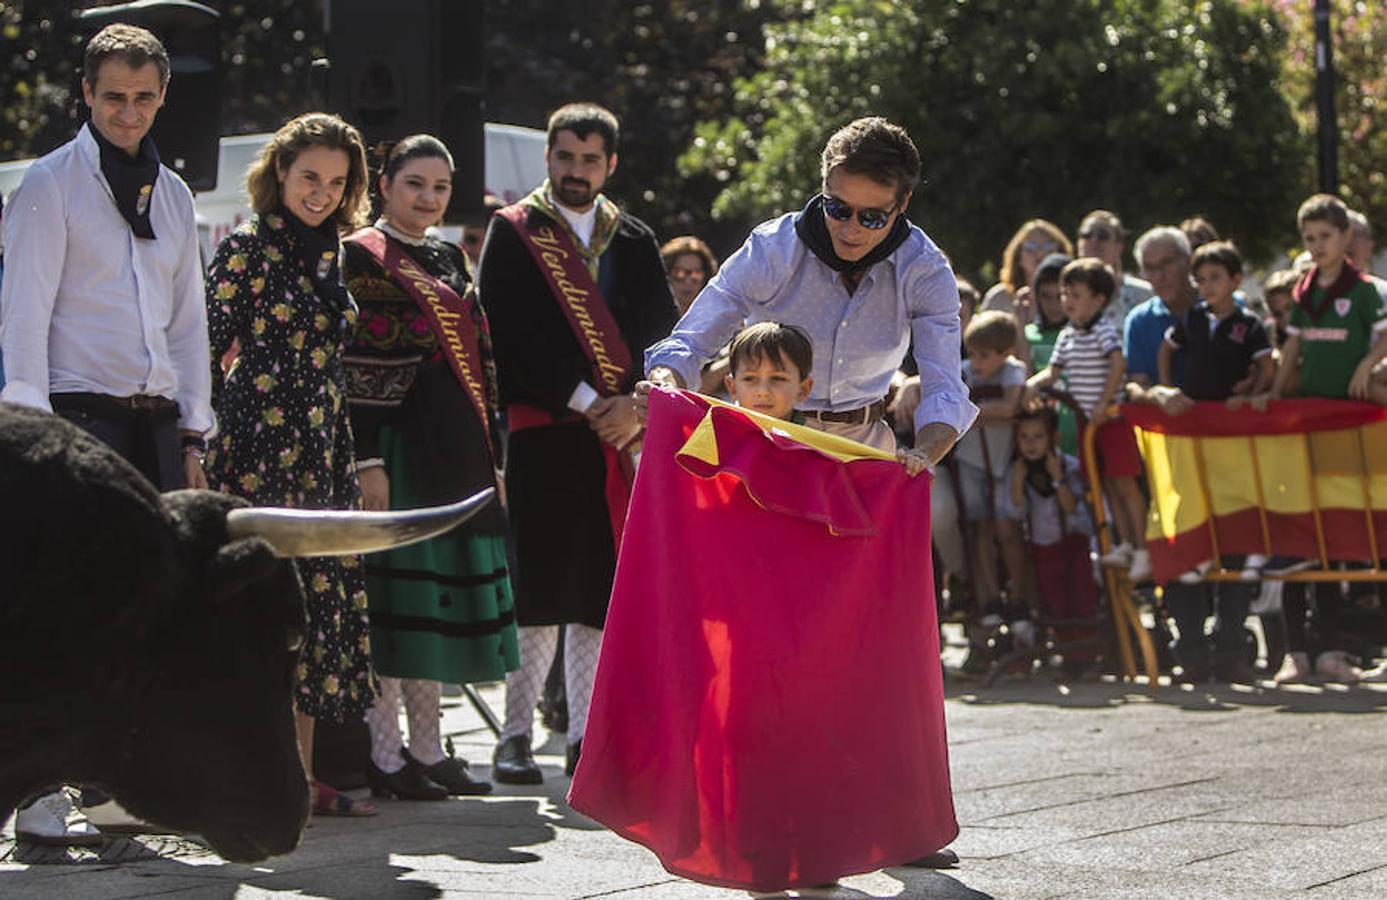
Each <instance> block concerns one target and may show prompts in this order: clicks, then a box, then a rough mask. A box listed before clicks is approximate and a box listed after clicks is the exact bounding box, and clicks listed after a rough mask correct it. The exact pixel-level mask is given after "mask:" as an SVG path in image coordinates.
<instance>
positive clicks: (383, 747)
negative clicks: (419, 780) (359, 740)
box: [366, 675, 412, 775]
mask: <svg viewBox="0 0 1387 900" xmlns="http://www.w3.org/2000/svg"><path fill="white" fill-rule="evenodd" d="M366 727H367V728H368V729H370V731H371V762H373V763H375V765H376V768H377V769H380V770H381V771H382V772H384V773H385V774H387V775H389V774H390V773H392V772H398V771H400V770H401V769H403V768H404V766H405V760H404V757H403V756H401V755H400V750H401V749H402V748H403V747H404V737H403V736H401V734H400V679H398V678H387V677H386V676H384V675H382V676H381V679H380V696H378V697H376V702H375V704H374V705H372V707H371V708H370V709H368V710H366ZM411 736H412V735H411Z"/></svg>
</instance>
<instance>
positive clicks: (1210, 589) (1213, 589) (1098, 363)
mask: <svg viewBox="0 0 1387 900" xmlns="http://www.w3.org/2000/svg"><path fill="white" fill-rule="evenodd" d="M1296 224H1297V227H1298V229H1299V231H1300V233H1301V235H1302V239H1303V241H1304V244H1305V252H1304V253H1302V254H1301V255H1300V256H1299V257H1298V258H1297V259H1296V260H1295V261H1294V262H1293V263H1291V264H1290V265H1289V266H1287V267H1285V268H1280V269H1278V270H1274V271H1271V272H1269V273H1267V274H1266V275H1265V277H1264V278H1263V279H1262V281H1261V283H1260V285H1259V286H1254V285H1253V283H1252V282H1251V280H1249V279H1248V272H1247V271H1246V266H1245V264H1244V260H1243V258H1242V255H1241V254H1240V252H1239V251H1238V248H1237V247H1236V246H1235V245H1234V244H1233V243H1232V242H1230V241H1227V240H1222V239H1220V235H1219V233H1218V231H1217V229H1216V228H1215V227H1214V225H1213V224H1212V223H1210V222H1209V221H1208V220H1206V219H1204V218H1202V217H1198V216H1194V217H1190V218H1188V219H1186V220H1185V221H1183V222H1181V223H1180V225H1179V226H1174V225H1169V226H1156V227H1153V228H1150V229H1148V230H1147V231H1145V232H1144V233H1143V234H1141V235H1140V237H1138V238H1137V240H1136V242H1135V247H1134V254H1133V255H1134V257H1135V261H1136V264H1137V271H1139V272H1140V273H1141V275H1143V276H1145V278H1144V279H1143V278H1142V277H1138V276H1137V275H1136V274H1133V273H1132V272H1130V271H1126V270H1125V268H1124V265H1125V263H1126V261H1127V260H1126V250H1127V243H1128V236H1127V232H1126V231H1125V229H1124V228H1123V224H1122V221H1121V219H1120V218H1119V217H1118V215H1117V214H1116V213H1114V212H1111V211H1109V210H1102V209H1097V210H1093V211H1092V212H1090V213H1088V214H1087V215H1085V216H1084V217H1083V219H1082V220H1081V221H1080V223H1079V226H1078V228H1077V229H1076V233H1075V235H1074V237H1075V240H1073V241H1072V242H1071V240H1070V238H1069V236H1068V235H1066V234H1065V233H1064V232H1063V231H1062V230H1061V229H1060V228H1059V227H1058V226H1057V225H1055V224H1054V223H1053V222H1050V221H1048V220H1046V219H1040V218H1037V219H1031V220H1029V221H1027V222H1025V223H1024V224H1023V225H1022V226H1021V227H1020V228H1018V229H1017V231H1016V232H1015V234H1014V236H1013V237H1012V239H1011V240H1010V241H1009V242H1008V244H1007V247H1006V249H1005V251H1004V252H1003V254H1002V259H1001V264H1000V268H999V272H1000V275H999V279H998V282H997V284H995V285H993V286H992V287H991V288H990V289H989V290H988V291H987V292H986V294H985V295H984V296H983V298H982V300H981V302H979V301H978V299H977V294H976V292H975V291H974V289H973V288H972V286H971V285H969V284H967V283H966V282H962V281H960V315H961V319H962V321H963V322H964V330H963V345H964V346H963V348H962V355H963V357H964V359H965V362H964V364H963V375H964V380H965V382H966V383H967V384H968V385H969V387H970V390H971V392H972V397H973V400H974V402H976V403H977V404H978V406H979V408H980V409H981V414H980V416H979V419H978V422H977V423H976V424H975V425H974V427H973V429H972V430H971V431H970V432H969V433H968V434H967V435H965V436H964V438H963V439H962V440H961V441H960V442H959V444H958V446H957V448H956V449H955V450H954V452H953V453H952V454H951V456H950V458H949V459H948V460H947V461H946V465H945V466H944V467H943V468H942V469H941V472H940V476H939V477H938V479H937V480H936V483H935V489H934V497H933V509H932V512H933V515H934V523H933V530H934V539H935V552H936V560H937V561H938V564H939V568H940V570H941V571H940V583H941V585H942V586H943V587H945V588H946V589H945V591H943V593H944V595H945V600H944V601H943V603H944V608H945V611H946V613H947V614H952V615H953V616H955V617H957V618H960V619H963V620H964V621H965V622H966V627H967V633H968V639H969V654H968V657H967V659H966V660H965V662H964V664H963V671H964V672H965V673H970V674H978V673H982V672H985V671H987V670H988V668H989V666H990V665H991V664H992V663H993V662H994V661H995V660H996V659H997V658H998V656H999V655H1000V650H1001V649H1003V648H1007V647H1015V646H1017V645H1025V644H1029V643H1030V642H1032V641H1035V640H1038V639H1041V636H1040V635H1038V634H1037V631H1036V629H1035V628H1034V626H1033V625H1032V623H1031V617H1032V615H1033V614H1035V613H1039V614H1041V615H1042V616H1045V617H1048V618H1053V619H1059V620H1064V621H1065V622H1067V623H1069V624H1068V625H1066V626H1064V627H1061V628H1060V629H1057V631H1058V634H1057V635H1056V636H1057V638H1058V639H1059V640H1061V642H1063V641H1072V640H1073V639H1074V638H1075V637H1076V636H1083V634H1084V633H1085V632H1084V628H1083V627H1080V628H1079V629H1078V630H1077V631H1076V630H1075V628H1074V627H1073V624H1072V623H1073V622H1074V621H1076V620H1083V619H1085V618H1087V617H1092V616H1095V615H1096V613H1097V609H1098V599H1097V590H1096V583H1097V581H1098V572H1099V570H1098V568H1097V567H1098V566H1100V565H1101V566H1112V567H1116V568H1118V569H1120V570H1121V571H1122V572H1123V573H1124V574H1125V576H1126V579H1127V581H1128V583H1130V584H1132V585H1135V586H1137V587H1138V589H1139V590H1142V591H1143V592H1145V593H1148V594H1151V595H1152V596H1154V595H1155V591H1154V590H1152V588H1151V587H1149V580H1150V577H1151V567H1150V562H1149V557H1148V555H1147V553H1146V551H1145V550H1144V549H1143V547H1144V544H1145V529H1146V519H1147V509H1146V504H1147V494H1146V489H1145V484H1144V478H1143V466H1142V460H1141V457H1140V455H1139V453H1138V449H1137V444H1136V442H1135V440H1134V436H1133V429H1132V426H1131V425H1130V424H1128V423H1127V422H1126V420H1125V419H1124V418H1123V416H1122V413H1121V409H1122V405H1123V404H1127V403H1150V404H1155V405H1157V406H1159V407H1160V408H1161V409H1162V410H1163V411H1164V412H1166V413H1168V414H1172V415H1179V414H1181V413H1183V412H1185V411H1186V410H1188V409H1189V408H1190V407H1191V405H1192V404H1193V403H1194V402H1224V403H1226V404H1227V405H1228V406H1229V407H1230V408H1238V407H1241V406H1246V407H1248V408H1251V409H1253V410H1263V411H1264V410H1266V409H1267V408H1268V405H1269V404H1270V403H1271V402H1274V401H1276V400H1278V399H1281V398H1283V397H1292V396H1299V397H1321V398H1340V399H1357V400H1363V401H1370V402H1373V403H1377V404H1379V405H1387V383H1385V382H1384V378H1383V376H1384V373H1383V372H1382V370H1381V367H1380V365H1379V364H1380V363H1381V361H1382V358H1383V357H1384V356H1385V355H1387V337H1384V335H1387V309H1384V307H1385V306H1387V282H1384V281H1383V280H1382V279H1380V278H1378V277H1377V276H1376V275H1374V274H1373V273H1372V271H1371V267H1372V255H1373V240H1372V231H1371V228H1370V226H1369V224H1368V221H1367V219H1366V218H1365V217H1364V216H1363V215H1362V214H1361V213H1358V212H1357V211H1354V210H1350V209H1348V208H1347V207H1346V206H1345V205H1344V204H1343V203H1342V202H1341V201H1340V200H1338V199H1337V198H1335V197H1333V196H1330V195H1325V194H1317V195H1315V196H1313V197H1311V198H1309V199H1308V200H1306V201H1305V203H1304V204H1302V205H1301V207H1300V209H1299V211H1298V213H1297V215H1296ZM1075 248H1077V257H1076V256H1075V255H1074V253H1075ZM1257 287H1260V290H1257ZM1331 318H1332V319H1333V321H1329V319H1331ZM1056 390H1057V391H1060V392H1062V393H1063V395H1064V396H1065V400H1064V402H1057V400H1056V399H1054V396H1053V392H1054V391H1056ZM915 399H916V398H915V394H914V393H913V385H912V383H911V381H910V379H909V378H904V380H903V382H902V386H901V389H900V391H899V392H898V398H897V400H896V407H897V409H898V410H904V411H906V412H908V411H909V409H910V408H911V405H912V404H913V403H914V402H915ZM1085 425H1086V426H1087V427H1089V428H1095V429H1097V433H1096V435H1095V440H1094V446H1095V456H1096V458H1097V460H1096V461H1097V470H1098V471H1099V472H1100V473H1101V481H1100V484H1101V489H1100V490H1099V492H1098V496H1096V497H1094V496H1090V492H1089V491H1088V489H1087V479H1086V478H1085V477H1084V472H1085V471H1086V469H1085V467H1084V466H1083V460H1082V446H1083V444H1082V442H1081V441H1080V435H1081V434H1082V427H1083V426H1085ZM1013 428H1014V429H1015V431H1014V433H1013V430H1012V429H1013ZM984 451H986V452H984ZM1094 502H1098V503H1102V504H1103V505H1104V507H1105V511H1106V515H1105V516H1104V517H1103V518H1104V519H1105V520H1107V521H1110V522H1113V524H1114V533H1113V535H1112V537H1113V541H1112V543H1113V544H1114V545H1115V546H1114V548H1113V549H1112V550H1111V551H1110V552H1109V553H1107V554H1105V555H1102V556H1099V554H1098V552H1097V541H1096V538H1095V536H1094V532H1093V524H1092V518H1091V517H1090V515H1089V514H1088V513H1089V509H1090V508H1091V504H1092V503H1094ZM960 526H962V527H960ZM1071 535H1078V536H1079V537H1078V538H1077V539H1076V540H1073V541H1071V540H1069V537H1070V536H1071ZM999 560H1000V566H998V565H997V564H998V561H999ZM1216 562H1217V563H1218V564H1220V565H1221V567H1222V568H1224V569H1227V570H1232V571H1238V572H1241V573H1242V574H1243V577H1244V580H1243V581H1239V582H1222V583H1218V582H1215V581H1211V580H1206V579H1205V578H1204V576H1205V574H1206V573H1207V572H1208V571H1209V570H1210V569H1211V568H1213V567H1214V566H1215V563H1216ZM1312 565H1317V561H1310V560H1301V559H1288V558H1281V557H1272V558H1270V559H1268V558H1266V557H1263V556H1247V557H1228V558H1224V559H1222V560H1218V561H1215V560H1209V561H1206V562H1204V563H1202V564H1201V565H1200V566H1198V567H1196V568H1195V569H1194V570H1192V571H1190V572H1187V573H1185V574H1184V575H1182V576H1181V577H1180V578H1179V579H1177V580H1174V581H1172V582H1171V583H1170V584H1168V585H1163V586H1162V587H1161V588H1160V591H1159V593H1160V598H1161V600H1160V603H1159V605H1158V606H1157V610H1158V615H1167V614H1168V615H1169V617H1170V618H1171V619H1173V620H1174V623H1175V630H1176V633H1177V635H1178V637H1177V638H1176V640H1175V641H1174V646H1173V648H1172V649H1173V651H1174V659H1175V663H1176V673H1175V674H1176V676H1177V677H1178V678H1180V679H1182V680H1185V681H1188V682H1199V681H1204V680H1207V679H1209V678H1211V677H1212V678H1215V679H1218V680H1221V681H1226V682H1239V683H1246V682H1250V681H1253V680H1254V679H1256V678H1257V673H1256V672H1254V671H1253V669H1252V668H1251V667H1250V665H1249V663H1250V660H1249V659H1248V655H1247V651H1246V643H1245V634H1244V628H1243V623H1244V620H1245V619H1246V618H1247V616H1248V612H1249V607H1250V605H1251V604H1252V602H1253V600H1254V598H1255V597H1256V595H1257V593H1258V591H1259V583H1260V581H1261V579H1262V577H1263V575H1267V576H1272V575H1284V574H1288V573H1290V572H1293V571H1297V570H1300V569H1304V568H1308V567H1310V566H1312ZM1278 590H1279V588H1278ZM1350 599H1351V598H1350ZM1346 602H1349V600H1348V599H1346V598H1345V591H1344V589H1343V588H1342V586H1341V585H1340V584H1338V583H1334V582H1320V583H1318V584H1316V585H1314V587H1313V588H1312V589H1310V590H1308V591H1307V589H1306V585H1305V584H1303V583H1295V584H1287V585H1286V586H1285V590H1284V600H1283V603H1284V612H1285V625H1284V630H1285V640H1286V646H1287V653H1286V654H1285V658H1284V662H1283V663H1282V665H1281V666H1280V667H1279V670H1275V671H1274V672H1273V673H1267V674H1270V675H1272V677H1273V680H1274V681H1275V682H1276V683H1279V684H1284V683H1292V682H1298V681H1304V680H1308V679H1311V678H1320V679H1323V680H1332V681H1340V682H1354V681H1358V680H1360V679H1380V678H1382V677H1384V676H1383V670H1382V669H1380V668H1379V669H1377V670H1374V671H1372V672H1365V671H1363V669H1361V668H1360V667H1359V665H1358V664H1357V663H1358V662H1360V661H1361V660H1355V659H1354V657H1353V656H1351V655H1350V654H1349V653H1348V652H1347V651H1346V649H1345V647H1346V645H1347V644H1348V643H1350V642H1348V641H1346V640H1345V639H1344V635H1343V634H1342V628H1343V626H1342V624H1341V623H1342V621H1343V616H1342V615H1341V610H1342V609H1343V607H1344V605H1345V603H1346ZM1368 602H1371V601H1368ZM1211 615H1212V616H1213V618H1214V625H1213V628H1212V633H1211V634H1206V630H1207V628H1206V620H1207V619H1208V618H1209V617H1210V616H1211ZM1307 623H1311V624H1312V625H1313V628H1308V627H1307ZM1275 627H1277V628H1278V629H1280V628H1282V627H1283V626H1281V625H1280V623H1279V622H1277V623H1275ZM1355 643H1357V644H1361V643H1362V642H1355ZM1075 647H1076V649H1075V650H1074V651H1073V652H1071V653H1064V654H1063V656H1064V660H1063V662H1064V669H1065V672H1066V673H1067V674H1069V675H1080V674H1083V673H1084V672H1085V671H1086V670H1087V669H1088V667H1089V664H1090V663H1091V662H1093V659H1094V656H1093V652H1092V648H1091V646H1090V644H1088V643H1085V642H1083V641H1080V642H1079V643H1078V644H1075ZM1312 651H1314V652H1312Z"/></svg>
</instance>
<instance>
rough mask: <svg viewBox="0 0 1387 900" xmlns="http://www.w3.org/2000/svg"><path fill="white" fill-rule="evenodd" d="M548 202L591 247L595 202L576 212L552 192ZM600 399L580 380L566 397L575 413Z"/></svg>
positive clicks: (582, 411)
mask: <svg viewBox="0 0 1387 900" xmlns="http://www.w3.org/2000/svg"><path fill="white" fill-rule="evenodd" d="M549 202H550V203H552V204H553V205H554V208H555V209H557V210H558V211H559V215H561V216H563V218H564V221H565V222H567V223H568V227H569V228H571V229H573V234H574V235H575V236H576V237H577V238H578V240H580V241H582V242H583V246H584V247H591V246H592V232H593V230H594V229H596V227H597V204H596V203H594V204H593V205H592V206H589V207H588V211H587V212H576V211H574V210H571V209H569V208H568V207H567V206H564V205H563V204H562V203H560V202H559V201H557V200H555V199H554V195H553V194H550V195H549ZM600 399H601V395H600V394H598V393H597V389H596V388H594V387H593V386H592V385H590V384H588V383H587V382H586V381H580V382H578V386H577V387H575V388H574V389H573V393H572V395H570V396H569V398H568V408H569V409H571V410H573V411H574V412H576V413H585V412H587V411H588V409H589V408H591V406H592V405H593V404H594V403H596V402H597V401H598V400H600Z"/></svg>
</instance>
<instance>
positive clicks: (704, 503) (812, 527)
mask: <svg viewBox="0 0 1387 900" xmlns="http://www.w3.org/2000/svg"><path fill="white" fill-rule="evenodd" d="M929 494H930V479H929V476H927V475H920V476H919V477H917V478H910V477H908V476H907V475H906V474H905V469H904V467H903V466H901V465H900V464H899V463H898V462H896V461H895V460H894V458H892V457H891V455H890V454H887V453H882V452H880V451H877V450H873V449H871V448H869V447H865V446H863V445H861V444H857V443H854V442H852V441H847V440H843V439H841V438H835V437H831V436H829V435H825V434H823V433H822V432H818V431H813V430H811V429H806V428H802V427H798V426H794V425H791V424H789V423H787V422H782V421H780V420H777V419H768V418H766V417H764V416H758V415H755V414H753V413H750V412H748V411H745V410H741V409H737V408H735V407H729V406H726V405H724V404H719V403H717V402H716V401H712V400H709V399H708V398H706V397H701V396H699V395H697V394H691V393H687V392H678V391H656V392H653V393H652V394H651V396H650V417H649V428H648V431H647V433H646V437H645V443H644V447H643V449H642V452H641V462H640V466H639V469H638V471H637V475H636V483H635V487H634V490H633V493H632V497H631V508H630V512H629V515H628V517H627V527H626V531H625V533H624V535H623V538H622V546H621V553H620V556H619V559H618V562H617V571H616V581H615V584H614V586H613V589H612V600H611V607H610V609H609V611H608V614H607V623H606V630H605V633H604V635H603V638H602V655H601V658H600V661H599V663H598V667H597V678H596V684H595V686H594V690H593V698H592V706H591V709H590V712H589V715H588V722H587V729H586V731H585V733H584V736H583V752H582V756H581V757H580V759H579V762H578V769H577V772H576V773H575V775H574V778H573V785H572V788H571V789H570V791H569V797H568V799H569V803H570V805H571V806H572V807H573V808H574V809H576V810H578V811H579V812H581V813H584V814H586V815H588V816H590V817H592V818H594V819H596V820H597V821H599V822H601V823H603V824H604V825H606V826H608V827H609V828H611V829H612V830H614V831H616V832H617V833H618V834H620V835H622V836H623V837H625V838H627V839H629V840H632V841H636V842H638V843H640V844H643V845H645V846H646V847H648V848H649V849H650V850H651V851H653V852H654V853H655V855H656V856H657V857H658V858H659V860H660V862H661V863H662V864H663V865H664V866H665V868H666V869H668V870H669V871H670V872H673V873H675V874H677V875H681V876H684V877H686V878H691V879H693V880H696V881H701V882H704V883H708V884H716V885H722V886H725V887H737V888H744V889H752V890H778V889H781V888H785V887H793V886H806V885H816V884H822V883H824V882H828V881H833V880H834V879H836V878H839V877H842V876H844V875H850V874H855V873H859V872H868V871H873V870H876V869H880V868H883V867H886V866H891V865H897V864H900V863H904V862H908V861H910V860H914V859H918V858H919V857H922V856H925V855H927V854H929V853H933V852H934V851H935V850H938V849H939V848H941V847H943V846H945V845H947V844H948V843H950V842H951V841H952V840H953V839H954V837H955V836H956V835H957V833H958V825H957V823H956V821H955V818H954V809H953V798H952V793H951V790H950V784H949V767H948V745H947V741H946V738H945V731H944V702H943V684H942V671H941V669H940V665H939V657H938V655H937V654H936V653H935V652H934V648H936V647H937V646H939V644H938V623H937V621H936V619H935V606H934V591H933V578H932V577H931V565H932V563H931V559H930V530H929V528H930V526H929ZM863 748H869V749H868V750H866V751H865V752H864V749H863Z"/></svg>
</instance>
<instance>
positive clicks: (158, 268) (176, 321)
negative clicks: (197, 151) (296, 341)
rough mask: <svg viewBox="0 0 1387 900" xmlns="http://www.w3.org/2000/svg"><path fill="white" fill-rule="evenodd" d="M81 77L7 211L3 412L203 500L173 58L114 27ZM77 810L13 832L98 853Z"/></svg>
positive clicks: (203, 321)
mask: <svg viewBox="0 0 1387 900" xmlns="http://www.w3.org/2000/svg"><path fill="white" fill-rule="evenodd" d="M83 73H84V74H83V81H82V94H83V98H84V99H85V101H86V103H87V106H88V107H90V109H91V121H90V122H89V123H88V124H87V125H85V126H83V127H82V129H81V131H79V132H78V134H77V136H76V137H75V138H74V139H73V140H71V141H69V142H68V143H66V144H64V145H63V146H61V147H59V148H58V149H57V150H54V151H53V152H52V153H50V154H48V155H47V156H44V157H43V158H42V159H39V160H38V161H36V162H35V163H34V164H33V165H32V166H30V167H29V169H28V171H27V172H26V173H25V176H24V181H23V182H22V183H21V184H20V186H19V188H18V189H16V191H15V192H14V194H13V195H12V196H11V198H10V203H9V206H8V209H7V210H6V214H5V218H4V223H3V224H4V245H5V247H6V255H5V267H6V271H5V278H4V281H3V284H0V350H2V351H3V356H4V360H5V377H6V380H5V385H4V388H3V390H0V400H6V401H9V402H12V403H19V404H23V405H25V406H31V407H35V408H38V409H42V410H45V411H49V412H55V413H57V414H59V415H61V416H63V417H64V418H66V419H68V420H69V421H72V422H74V423H76V424H77V425H79V426H81V427H82V428H84V429H86V430H87V431H89V432H91V433H92V434H93V435H95V436H96V437H98V438H100V439H101V440H103V441H105V442H106V443H108V444H110V445H111V446H112V447H114V448H115V449H116V450H117V451H118V452H119V453H120V454H121V455H122V456H124V457H125V458H126V459H128V460H129V461H130V462H131V463H132V464H133V465H135V467H136V468H138V469H139V470H140V471H141V472H143V473H144V474H145V476H146V477H148V478H149V480H150V481H151V482H153V483H154V484H155V485H156V486H157V487H159V488H160V489H161V490H175V489H178V488H183V487H206V486H207V480H206V478H205V477H204V475H203V472H202V452H203V449H204V446H205V445H204V443H203V434H204V432H206V431H207V430H208V429H210V428H211V427H212V410H211V404H210V393H211V363H210V359H209V351H208V340H207V315H206V305H205V300H204V294H203V283H202V267H201V262H200V259H199V256H198V244H197V228H196V224H195V221H194V216H193V201H192V193H191V192H190V191H189V190H188V187H187V185H186V184H184V183H183V181H182V180H181V179H180V178H179V177H178V176H177V175H176V174H175V173H174V172H173V171H171V170H169V169H167V168H164V167H163V166H161V165H160V164H159V156H158V153H157V152H156V150H155V149H154V143H153V141H151V140H150V139H149V129H150V126H151V125H153V124H154V116H155V114H156V113H157V112H158V110H159V107H160V106H162V105H163V102H164V95H165V92H166V91H167V89H168V81H169V59H168V54H167V52H165V50H164V47H163V45H162V44H160V43H159V40H158V39H157V38H156V37H155V36H154V35H153V34H151V33H149V32H148V31H146V30H144V29H143V28H136V27H134V26H130V25H109V26H107V27H106V28H103V29H102V30H101V31H100V32H98V33H97V34H96V35H95V36H94V37H93V38H92V39H91V41H90V42H89V43H88V44H87V48H86V59H85V63H84V69H83ZM180 431H181V436H180ZM97 802H101V801H99V800H98V801H97ZM89 803H90V801H89ZM112 805H114V804H113V802H112ZM69 808H70V803H69V801H68V799H67V796H66V794H65V792H64V791H62V790H59V791H56V792H54V793H52V794H47V795H45V796H43V797H40V798H39V799H38V800H36V801H34V803H32V804H30V805H29V806H27V807H25V808H24V809H21V810H20V812H19V817H18V819H17V820H16V831H17V832H18V833H19V835H20V836H21V837H23V838H26V839H30V840H35V841H44V842H48V843H59V844H73V843H92V842H95V841H99V840H100V839H101V835H100V833H99V832H97V831H96V830H95V828H93V827H92V826H91V825H90V824H89V823H82V822H78V823H72V824H68V823H67V822H66V819H67V818H68V812H69Z"/></svg>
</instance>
